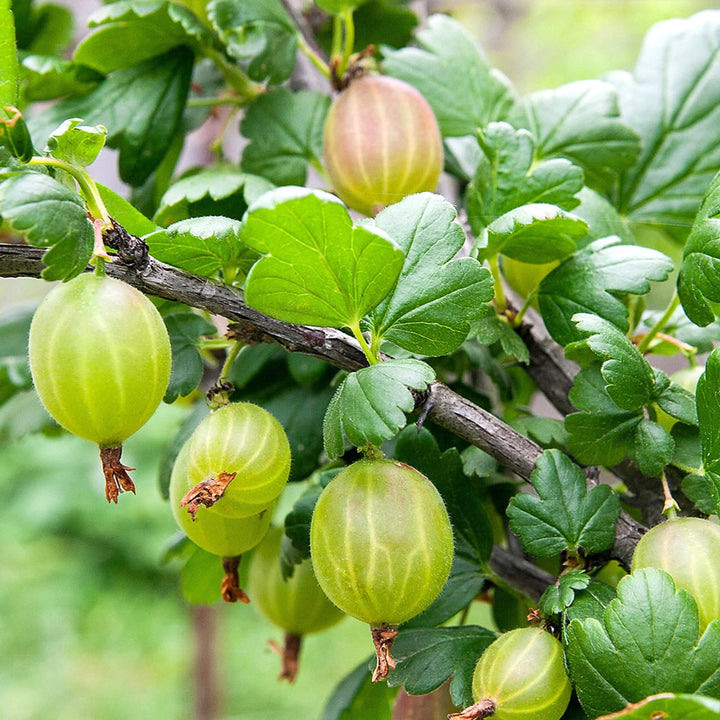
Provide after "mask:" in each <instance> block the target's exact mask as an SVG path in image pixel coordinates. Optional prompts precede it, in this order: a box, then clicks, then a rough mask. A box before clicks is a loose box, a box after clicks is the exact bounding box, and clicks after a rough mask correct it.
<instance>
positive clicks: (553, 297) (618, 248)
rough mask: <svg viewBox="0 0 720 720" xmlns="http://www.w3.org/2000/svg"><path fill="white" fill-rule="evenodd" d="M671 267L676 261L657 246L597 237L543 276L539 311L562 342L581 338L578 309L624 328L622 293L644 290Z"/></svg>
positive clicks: (624, 307)
mask: <svg viewBox="0 0 720 720" xmlns="http://www.w3.org/2000/svg"><path fill="white" fill-rule="evenodd" d="M672 269H673V263H672V260H670V258H668V257H667V256H665V255H663V254H662V253H660V252H658V251H657V250H651V249H649V248H644V247H639V246H637V245H621V244H620V239H619V238H617V237H608V238H603V239H601V240H596V241H595V242H593V243H591V244H590V245H588V246H587V247H586V248H584V249H582V250H580V251H579V252H577V253H575V254H574V255H572V256H571V257H569V258H568V259H567V260H565V261H564V262H562V263H561V264H560V265H559V266H558V267H557V268H555V269H554V270H553V271H552V272H550V273H549V274H548V275H547V276H546V277H544V278H543V280H542V281H541V282H540V286H539V288H538V303H539V305H540V312H541V313H542V316H543V320H544V321H545V325H546V326H547V329H548V331H549V332H550V334H551V335H552V337H553V339H555V340H556V341H557V342H558V343H560V344H561V345H568V344H569V343H571V342H573V341H575V340H581V339H582V333H581V332H580V331H579V330H578V329H577V328H576V327H575V324H574V323H573V322H572V317H573V316H574V315H575V314H576V313H578V312H591V313H593V314H595V315H598V316H600V317H601V318H604V319H605V320H608V321H609V322H611V323H612V324H613V325H615V326H616V327H618V328H619V329H620V330H622V331H623V332H625V331H627V329H628V319H627V318H628V315H627V308H626V306H625V304H624V303H623V302H622V300H621V299H620V298H619V297H618V295H621V294H625V293H632V294H634V295H644V294H645V293H647V292H649V291H650V282H649V281H650V280H655V281H659V280H665V279H666V278H667V277H668V274H669V273H670V272H671V271H672Z"/></svg>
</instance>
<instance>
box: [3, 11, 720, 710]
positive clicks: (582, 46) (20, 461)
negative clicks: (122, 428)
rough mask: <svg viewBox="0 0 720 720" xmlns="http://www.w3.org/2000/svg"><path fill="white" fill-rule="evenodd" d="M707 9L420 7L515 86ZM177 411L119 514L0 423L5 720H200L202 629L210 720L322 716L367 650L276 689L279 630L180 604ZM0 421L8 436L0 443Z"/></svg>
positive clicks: (159, 431) (308, 655)
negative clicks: (214, 710) (170, 451)
mask: <svg viewBox="0 0 720 720" xmlns="http://www.w3.org/2000/svg"><path fill="white" fill-rule="evenodd" d="M712 5H713V3H709V2H699V1H697V0H695V1H691V0H630V1H625V2H623V1H620V0H585V1H579V2H572V1H570V0H532V1H531V2H530V1H528V2H521V1H520V0H516V1H515V2H501V1H500V0H495V1H494V2H479V1H477V2H460V3H458V2H454V3H451V2H447V3H439V2H436V3H431V6H432V9H433V10H450V9H453V11H454V13H455V14H456V16H457V17H458V18H460V19H461V20H463V21H464V22H465V23H466V25H467V26H468V27H469V28H470V29H471V30H473V31H474V32H475V33H476V35H477V36H478V38H479V39H480V41H481V42H482V44H483V47H484V48H485V50H486V51H487V52H488V54H489V56H490V57H491V59H492V61H493V62H494V63H495V64H496V66H497V67H498V68H499V69H501V70H502V71H503V72H505V73H506V74H507V75H508V76H509V77H510V78H511V80H512V81H513V82H514V83H515V84H516V86H517V87H518V88H519V89H520V90H521V91H522V92H527V91H530V90H533V89H539V88H545V87H553V86H556V85H559V84H562V83H564V82H569V81H572V80H576V79H584V78H590V77H597V76H598V75H600V74H602V73H603V72H606V71H608V70H612V69H628V70H630V69H632V66H633V64H634V61H635V57H636V56H637V52H638V50H639V47H640V43H641V40H642V36H643V34H644V33H645V32H646V31H647V29H648V28H649V27H650V26H651V25H652V24H653V23H655V22H656V21H658V20H661V19H664V18H668V17H675V16H680V17H685V16H688V15H691V14H692V13H694V12H696V11H698V10H700V9H703V8H705V7H711V6H712ZM45 289H46V288H45V286H44V285H43V283H41V282H40V281H27V280H24V281H20V280H0V309H2V312H4V313H7V312H8V311H10V309H11V308H12V307H13V306H14V305H16V304H18V303H20V302H26V301H27V300H28V298H32V297H37V296H38V295H40V294H41V293H42V292H44V290H45ZM186 412H187V409H183V408H182V407H167V406H163V407H162V408H161V409H160V410H159V412H158V413H157V414H156V416H155V417H154V418H153V420H152V421H151V422H150V423H149V424H148V425H147V426H146V427H145V428H143V429H142V430H141V431H140V432H138V433H137V434H136V435H135V436H134V437H132V438H131V439H130V440H129V441H128V442H127V443H126V448H125V453H124V460H125V461H126V462H127V463H128V464H130V465H132V466H135V467H137V468H138V469H137V471H136V473H134V479H135V483H136V486H137V489H138V494H137V496H136V497H127V496H122V497H121V498H120V502H119V504H118V505H117V506H110V505H108V504H107V503H106V502H105V499H104V495H103V483H102V473H101V470H100V464H99V460H98V457H97V449H96V448H95V447H94V446H92V445H90V444H89V443H87V442H84V441H82V440H79V439H77V438H74V437H70V436H67V435H60V436H59V437H54V438H48V437H45V436H41V435H27V434H25V433H23V432H22V430H21V428H22V423H23V420H24V418H23V417H21V416H16V417H12V418H10V419H8V418H7V417H5V418H4V419H2V418H0V497H2V506H3V513H2V524H3V532H2V537H3V539H4V542H3V544H2V547H3V556H2V561H1V562H0V657H2V662H1V663H0V716H1V717H2V718H3V719H4V720H36V719H37V720H40V718H43V720H45V719H47V718H52V719H53V720H82V719H85V718H92V719H95V718H99V719H102V720H114V719H116V718H117V719H118V720H126V719H127V718H140V719H142V718H153V719H155V718H157V719H163V720H165V719H177V720H189V719H190V718H197V717H199V716H198V715H197V713H196V710H195V703H196V677H195V671H196V663H195V652H196V646H197V640H198V634H199V633H200V632H205V633H207V632H208V627H210V628H211V629H212V628H213V627H214V634H213V633H211V634H210V635H209V636H206V637H207V642H208V643H209V646H210V647H211V648H215V651H216V652H215V656H216V663H217V672H218V676H219V686H220V700H221V710H220V712H219V714H218V717H222V718H225V719H228V720H229V719H231V718H238V719H242V720H270V719H271V718H272V719H273V720H275V719H276V718H279V717H293V718H299V719H301V720H308V719H311V718H319V717H320V716H321V712H322V707H323V706H324V704H325V701H326V699H327V697H328V696H329V694H330V693H331V691H332V689H333V686H334V684H335V682H336V681H337V680H339V679H340V678H341V677H342V676H343V675H344V674H346V673H347V672H348V671H350V670H351V669H352V668H353V667H355V666H356V665H357V664H358V663H359V662H360V661H361V660H362V659H363V658H364V657H367V656H368V655H369V653H370V649H371V648H370V643H369V638H368V631H367V628H366V627H365V626H363V625H362V624H360V623H358V622H356V621H354V620H351V619H346V620H344V621H343V622H342V623H341V624H340V625H338V626H336V627H334V628H332V629H331V630H329V631H326V632H325V633H323V634H321V635H320V636H316V637H310V638H308V639H307V640H306V644H305V647H304V651H303V659H302V664H301V670H300V675H299V678H298V681H297V683H296V684H295V685H293V686H288V685H287V684H281V683H277V682H276V681H275V677H276V675H277V673H278V670H279V663H278V658H277V657H276V656H275V655H274V654H273V653H272V652H271V651H270V650H269V648H268V646H267V640H268V639H269V638H274V639H275V640H276V641H278V642H279V641H280V640H281V635H280V633H279V631H277V630H275V629H273V628H271V627H270V626H269V625H268V624H267V623H266V621H264V620H263V619H262V618H261V617H259V615H258V614H257V613H256V611H255V610H254V609H253V607H252V605H250V606H228V605H224V604H222V603H219V604H217V605H215V606H213V609H212V610H211V612H210V613H209V615H208V613H202V614H200V613H198V612H197V610H193V608H192V607H191V606H189V605H188V603H187V602H186V601H185V600H184V599H183V597H182V593H181V592H180V581H179V563H177V562H171V563H169V564H165V565H163V564H161V558H162V556H163V554H164V553H165V551H166V549H167V548H168V546H169V545H170V543H171V541H172V538H173V536H174V534H175V532H176V528H175V523H174V521H173V519H172V516H171V513H170V510H169V508H168V506H167V504H166V503H165V502H164V501H163V500H162V499H161V498H160V495H159V493H158V490H157V472H158V463H159V458H160V455H161V453H162V451H163V449H164V447H165V445H166V444H167V442H168V441H169V439H170V438H171V437H172V436H173V434H174V433H175V431H176V430H177V428H178V427H179V425H180V423H181V422H182V420H183V418H184V416H185V414H186ZM9 420H11V421H12V422H9ZM11 426H12V427H13V428H15V432H14V434H15V435H20V437H15V438H11V437H9V435H8V428H9V427H11ZM208 622H209V623H210V624H209V625H208V624H207V623H208ZM203 623H204V624H203ZM368 720H371V719H368Z"/></svg>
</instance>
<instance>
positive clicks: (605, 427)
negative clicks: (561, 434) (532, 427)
mask: <svg viewBox="0 0 720 720" xmlns="http://www.w3.org/2000/svg"><path fill="white" fill-rule="evenodd" d="M605 386H606V380H605V378H603V376H602V375H601V374H600V365H599V364H595V365H591V366H590V367H587V368H583V369H582V370H581V371H580V372H579V373H578V374H577V375H576V376H575V380H574V383H573V387H572V389H571V390H570V402H571V403H572V404H573V405H574V406H575V407H576V408H577V409H578V410H580V411H581V412H577V413H572V414H571V415H568V416H567V417H566V418H565V428H566V429H567V431H568V433H569V437H568V447H569V449H570V452H571V453H572V455H573V456H574V457H575V458H577V459H578V460H579V461H580V462H582V463H586V464H588V465H617V463H619V462H621V461H622V459H623V458H624V457H625V455H626V454H628V453H629V452H630V450H631V448H632V447H633V443H634V442H635V433H636V431H637V427H638V425H639V424H640V422H641V421H642V419H643V411H642V410H641V409H638V410H621V409H620V408H619V407H618V406H617V405H616V404H615V403H614V402H613V401H612V398H611V397H610V395H608V393H607V390H606V389H605Z"/></svg>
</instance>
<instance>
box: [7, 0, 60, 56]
mask: <svg viewBox="0 0 720 720" xmlns="http://www.w3.org/2000/svg"><path fill="white" fill-rule="evenodd" d="M20 4H21V3H20V2H18V1H17V0H13V3H12V6H13V12H15V10H16V9H17V8H18V6H19V5H20ZM29 4H32V0H31V2H30V3H29ZM30 11H31V17H30V23H29V25H30V28H29V29H30V37H29V38H25V39H26V41H27V42H26V43H23V44H22V45H21V44H20V43H18V46H19V47H22V48H23V49H26V50H28V51H29V52H32V53H37V54H40V55H60V54H63V53H64V52H65V51H66V50H67V49H68V47H69V46H70V44H71V43H72V41H73V15H72V12H71V11H70V9H69V8H67V7H63V6H61V5H58V4H55V3H44V4H42V5H39V6H38V5H35V7H33V8H31V10H30ZM21 32H22V31H21Z"/></svg>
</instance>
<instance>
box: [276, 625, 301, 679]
mask: <svg viewBox="0 0 720 720" xmlns="http://www.w3.org/2000/svg"><path fill="white" fill-rule="evenodd" d="M269 644H270V647H271V649H272V650H273V651H274V652H276V653H277V654H278V655H279V656H280V660H281V663H282V665H281V667H280V675H278V680H287V682H289V683H294V682H295V678H296V677H297V673H298V666H299V662H300V648H301V647H302V635H295V634H293V633H285V643H284V645H283V646H282V647H280V645H278V644H277V643H276V642H275V641H274V640H271V641H270V643H269Z"/></svg>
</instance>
